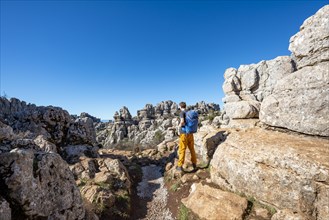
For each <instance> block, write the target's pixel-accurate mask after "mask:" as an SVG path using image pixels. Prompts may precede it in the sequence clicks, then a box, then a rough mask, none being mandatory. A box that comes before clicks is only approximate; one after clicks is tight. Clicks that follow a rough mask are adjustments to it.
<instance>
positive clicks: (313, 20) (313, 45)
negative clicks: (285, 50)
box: [289, 5, 329, 69]
mask: <svg viewBox="0 0 329 220" xmlns="http://www.w3.org/2000/svg"><path fill="white" fill-rule="evenodd" d="M328 15H329V5H326V6H324V7H323V8H321V9H320V10H319V11H318V12H317V13H316V14H315V15H313V16H311V17H309V18H308V19H306V20H305V21H304V23H303V24H302V26H301V27H300V31H299V32H298V33H297V34H295V35H294V36H292V37H291V38H290V45H289V50H290V51H291V52H292V55H293V57H294V58H295V60H296V63H297V68H298V69H301V68H303V67H305V66H314V65H316V64H318V63H321V62H325V61H329V28H328V26H329V17H328Z"/></svg>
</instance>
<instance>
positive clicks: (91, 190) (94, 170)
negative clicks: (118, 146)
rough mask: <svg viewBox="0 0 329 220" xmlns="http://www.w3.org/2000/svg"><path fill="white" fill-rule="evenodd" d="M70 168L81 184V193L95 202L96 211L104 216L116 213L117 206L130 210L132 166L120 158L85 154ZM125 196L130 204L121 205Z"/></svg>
mask: <svg viewBox="0 0 329 220" xmlns="http://www.w3.org/2000/svg"><path fill="white" fill-rule="evenodd" d="M70 169H71V170H72V172H73V174H74V177H75V179H76V181H77V184H78V185H79V186H80V187H81V195H82V196H83V197H84V198H85V199H86V200H87V201H88V202H89V203H90V204H92V206H93V207H94V211H95V212H96V214H98V215H99V216H103V217H104V218H105V216H113V215H114V214H115V213H114V210H117V211H116V212H119V211H118V210H121V212H122V214H125V215H128V214H129V211H130V210H129V203H130V196H131V190H132V189H131V185H132V184H131V179H130V176H129V173H128V170H127V169H126V167H125V166H124V165H123V164H122V163H121V162H120V161H119V160H118V159H111V158H85V157H81V158H80V162H78V163H76V164H74V165H71V166H70ZM122 198H125V205H126V207H127V208H125V206H124V207H120V206H123V204H122V201H121V200H122ZM120 199H121V200H120ZM120 202H121V203H120ZM122 209H123V210H122Z"/></svg>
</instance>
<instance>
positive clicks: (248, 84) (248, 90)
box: [223, 56, 295, 119]
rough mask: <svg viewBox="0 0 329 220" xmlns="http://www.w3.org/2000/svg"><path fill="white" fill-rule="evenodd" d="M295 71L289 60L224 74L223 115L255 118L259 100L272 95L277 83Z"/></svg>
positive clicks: (283, 59)
mask: <svg viewBox="0 0 329 220" xmlns="http://www.w3.org/2000/svg"><path fill="white" fill-rule="evenodd" d="M294 70H295V67H294V63H293V61H292V59H291V58H290V57H287V56H284V57H277V58H275V59H273V60H269V61H261V62H259V63H257V64H251V65H241V66H240V67H239V68H238V69H234V68H229V69H227V70H226V71H225V74H224V77H225V82H224V84H223V90H224V93H225V97H224V98H223V102H224V111H225V112H226V114H227V115H228V117H229V118H232V119H241V118H257V117H258V113H259V109H260V104H261V102H262V101H263V99H264V98H265V97H267V96H269V95H270V94H272V92H273V88H274V85H275V84H276V82H277V80H278V79H281V78H282V77H283V76H285V75H288V74H290V73H291V72H293V71H294Z"/></svg>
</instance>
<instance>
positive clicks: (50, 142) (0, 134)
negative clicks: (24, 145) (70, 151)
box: [0, 97, 96, 154]
mask: <svg viewBox="0 0 329 220" xmlns="http://www.w3.org/2000/svg"><path fill="white" fill-rule="evenodd" d="M82 115H83V117H82V118H79V117H78V118H76V119H75V118H74V117H73V116H71V115H69V113H68V112H67V111H65V110H63V109H61V108H59V107H53V106H48V107H44V106H35V105H33V104H26V102H24V101H20V100H18V99H15V98H12V99H10V100H8V99H6V98H3V97H0V141H1V143H0V148H4V147H6V148H8V146H11V147H10V149H8V150H11V149H13V148H14V145H15V144H10V141H13V140H18V139H26V140H27V139H30V140H34V143H35V144H36V145H38V146H39V147H40V149H42V150H45V151H52V152H57V153H60V154H62V153H63V151H64V149H65V147H66V146H74V145H81V144H84V145H89V146H90V147H91V148H93V147H94V146H96V132H95V128H94V125H93V119H92V118H90V117H87V114H82ZM5 140H6V143H8V144H7V145H4V142H3V141H5Z"/></svg>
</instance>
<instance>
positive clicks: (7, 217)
mask: <svg viewBox="0 0 329 220" xmlns="http://www.w3.org/2000/svg"><path fill="white" fill-rule="evenodd" d="M0 220H11V208H10V206H9V203H8V202H7V201H6V200H5V199H4V198H2V197H1V196H0Z"/></svg>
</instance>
